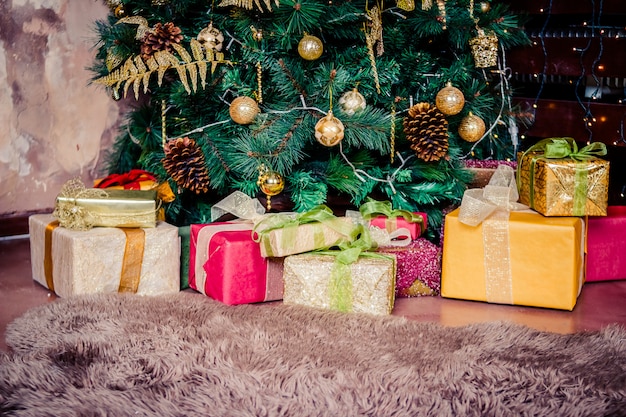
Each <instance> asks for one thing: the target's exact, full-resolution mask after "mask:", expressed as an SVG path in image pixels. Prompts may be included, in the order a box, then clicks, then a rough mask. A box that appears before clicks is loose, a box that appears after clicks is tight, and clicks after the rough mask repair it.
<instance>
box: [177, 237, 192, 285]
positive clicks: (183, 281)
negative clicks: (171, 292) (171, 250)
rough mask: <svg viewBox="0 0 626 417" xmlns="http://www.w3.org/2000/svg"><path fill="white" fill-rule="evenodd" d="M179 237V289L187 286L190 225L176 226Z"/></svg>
mask: <svg viewBox="0 0 626 417" xmlns="http://www.w3.org/2000/svg"><path fill="white" fill-rule="evenodd" d="M178 237H179V238H180V289H181V290H184V289H187V288H189V254H190V253H191V226H181V227H179V228H178Z"/></svg>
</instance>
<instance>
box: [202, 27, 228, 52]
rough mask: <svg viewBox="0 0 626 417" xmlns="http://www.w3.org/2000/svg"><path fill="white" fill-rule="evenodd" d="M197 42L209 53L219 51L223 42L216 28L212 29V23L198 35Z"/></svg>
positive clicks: (222, 37) (222, 36)
mask: <svg viewBox="0 0 626 417" xmlns="http://www.w3.org/2000/svg"><path fill="white" fill-rule="evenodd" d="M198 41H199V42H200V43H201V44H202V46H203V47H204V48H205V49H206V50H209V51H221V50H222V44H223V42H224V35H223V34H222V32H220V31H219V30H218V29H217V28H215V27H213V22H211V23H209V25H208V26H207V27H205V28H204V29H202V30H201V31H200V33H198Z"/></svg>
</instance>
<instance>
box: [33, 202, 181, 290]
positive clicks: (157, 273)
mask: <svg viewBox="0 0 626 417" xmlns="http://www.w3.org/2000/svg"><path fill="white" fill-rule="evenodd" d="M57 225H58V222H57V221H56V219H55V218H54V216H52V215H51V214H36V215H32V216H30V218H29V229H30V246H31V264H32V273H33V279H34V280H35V281H37V282H39V283H40V284H42V285H43V286H45V287H46V288H49V289H50V290H53V291H54V292H55V293H56V294H57V295H59V296H60V297H68V296H71V295H80V294H95V293H115V292H118V291H125V292H136V293H137V294H140V295H161V294H173V293H176V292H178V291H179V285H180V273H179V271H180V244H179V240H178V228H177V227H175V226H172V225H170V224H167V223H164V222H159V223H158V225H157V226H156V227H154V228H147V229H143V228H133V229H118V228H110V227H97V228H94V229H91V230H87V231H77V230H70V229H66V228H64V227H59V226H57Z"/></svg>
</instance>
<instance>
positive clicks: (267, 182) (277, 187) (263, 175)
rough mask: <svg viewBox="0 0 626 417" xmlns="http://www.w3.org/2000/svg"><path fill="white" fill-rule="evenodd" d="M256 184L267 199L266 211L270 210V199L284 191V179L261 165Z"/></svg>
mask: <svg viewBox="0 0 626 417" xmlns="http://www.w3.org/2000/svg"><path fill="white" fill-rule="evenodd" d="M256 184H257V185H258V186H259V188H260V189H261V191H262V192H263V193H264V194H265V196H266V197H267V209H268V210H270V209H271V208H272V202H271V199H272V197H273V196H275V195H278V194H280V193H282V192H283V190H284V189H285V179H284V178H283V176H282V175H280V174H279V173H278V172H276V171H273V170H271V169H269V168H267V167H266V166H265V165H264V164H261V166H260V167H259V178H258V179H257V182H256Z"/></svg>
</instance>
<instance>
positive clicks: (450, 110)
mask: <svg viewBox="0 0 626 417" xmlns="http://www.w3.org/2000/svg"><path fill="white" fill-rule="evenodd" d="M435 104H436V105H437V108H438V109H439V111H440V112H442V113H443V114H445V115H446V116H454V115H455V114H459V113H460V112H461V110H463V106H464V105H465V96H464V95H463V92H462V91H461V90H459V89H458V88H456V87H453V86H452V83H450V82H448V83H447V84H446V86H445V87H444V88H442V89H441V90H439V92H438V93H437V97H435Z"/></svg>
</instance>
